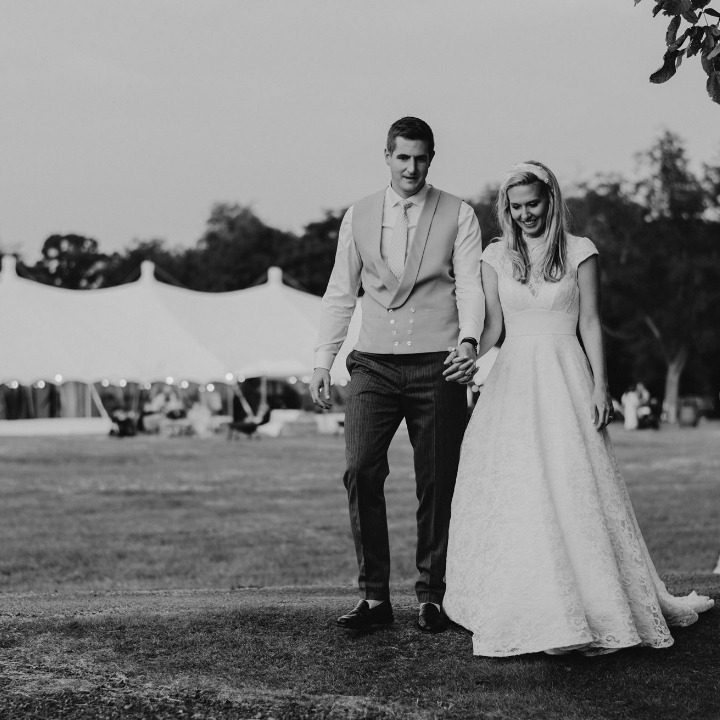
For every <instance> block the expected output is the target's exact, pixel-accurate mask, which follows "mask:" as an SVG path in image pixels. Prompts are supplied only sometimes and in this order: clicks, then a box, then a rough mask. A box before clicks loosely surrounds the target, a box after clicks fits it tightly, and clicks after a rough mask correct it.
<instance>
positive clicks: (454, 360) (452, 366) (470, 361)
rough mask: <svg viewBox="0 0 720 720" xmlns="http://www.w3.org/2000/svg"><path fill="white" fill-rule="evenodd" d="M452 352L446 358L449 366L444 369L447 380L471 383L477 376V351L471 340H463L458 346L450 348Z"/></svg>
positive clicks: (462, 383) (465, 383)
mask: <svg viewBox="0 0 720 720" xmlns="http://www.w3.org/2000/svg"><path fill="white" fill-rule="evenodd" d="M448 352H449V353H450V354H449V355H448V356H447V358H446V359H445V365H447V368H446V369H445V370H444V371H443V376H444V377H445V379H446V380H449V381H452V382H457V383H460V384H461V385H469V384H470V383H472V379H473V377H475V372H476V367H475V363H476V362H477V353H476V352H475V347H474V346H473V345H472V344H471V343H469V342H461V343H460V345H459V346H458V347H456V348H448Z"/></svg>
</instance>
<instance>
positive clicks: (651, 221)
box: [581, 132, 720, 422]
mask: <svg viewBox="0 0 720 720" xmlns="http://www.w3.org/2000/svg"><path fill="white" fill-rule="evenodd" d="M641 161H642V162H641V165H642V167H643V168H644V170H645V174H644V177H643V178H642V180H641V181H640V182H639V183H637V184H636V185H635V186H631V185H630V184H628V183H620V182H615V183H613V182H605V183H601V184H599V185H598V187H596V188H595V189H593V190H592V191H590V192H588V193H587V194H586V197H585V205H586V215H585V217H584V218H581V223H582V222H583V220H584V224H585V227H583V228H582V229H583V231H585V230H586V231H587V234H588V235H589V236H590V237H593V239H595V240H596V241H597V242H598V244H599V245H600V246H601V249H602V251H603V263H602V264H603V270H604V272H603V295H604V301H605V302H607V301H609V312H606V321H607V323H608V328H609V330H610V333H609V334H610V337H611V338H612V337H613V335H614V336H615V337H617V338H619V339H620V340H621V341H622V342H623V343H624V344H625V345H626V347H627V348H629V349H630V351H631V353H632V356H633V358H634V363H635V364H636V367H637V366H638V365H640V364H641V365H642V366H643V368H644V369H646V370H647V369H648V368H649V369H651V370H652V369H653V367H659V368H662V371H663V373H664V382H663V385H664V408H665V410H666V412H667V416H668V420H670V421H671V422H675V420H676V418H677V409H678V408H677V406H678V395H679V392H680V388H681V381H682V379H683V372H684V371H685V369H686V367H687V366H688V363H689V362H692V363H693V365H694V367H695V369H696V371H698V372H699V371H700V370H701V368H702V366H703V364H704V363H708V358H715V360H714V363H717V357H718V355H720V342H719V341H718V338H717V328H718V327H720V223H718V222H716V221H713V220H709V219H707V218H706V217H705V216H704V209H705V208H706V207H707V206H708V205H709V201H710V197H709V195H708V193H707V191H706V188H705V187H704V186H703V183H701V182H700V180H699V179H698V178H696V177H695V176H694V175H693V174H692V172H691V171H690V170H689V167H688V162H687V158H686V155H685V150H684V147H683V144H682V141H681V140H680V138H678V137H677V136H676V135H674V134H672V133H668V132H666V133H665V134H664V135H663V136H662V137H661V138H659V139H658V141H657V142H656V143H655V144H654V145H653V147H652V148H650V150H648V151H647V152H645V153H643V154H642V155H641ZM605 307H606V309H608V308H607V306H605ZM703 358H704V359H705V360H704V363H702V362H699V360H702V359H703ZM710 364H712V361H710V363H708V365H707V367H708V368H709V365H710ZM711 375H712V370H711V369H709V370H706V378H705V381H708V380H709V379H710V377H711ZM693 380H694V382H695V389H696V390H697V389H700V388H702V386H703V378H702V377H696V378H693Z"/></svg>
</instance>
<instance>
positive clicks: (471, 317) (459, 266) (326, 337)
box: [315, 183, 485, 370]
mask: <svg viewBox="0 0 720 720" xmlns="http://www.w3.org/2000/svg"><path fill="white" fill-rule="evenodd" d="M429 189H430V185H428V184H427V183H425V185H424V186H423V188H422V190H420V192H418V193H416V194H415V195H413V196H412V197H409V198H401V197H400V196H399V195H398V194H397V193H396V192H395V190H393V188H392V186H388V188H387V190H385V203H384V206H383V220H382V236H381V241H380V254H381V255H382V257H383V259H386V258H387V249H388V247H389V244H390V241H391V240H392V236H393V229H394V227H395V221H396V220H397V217H398V214H399V213H400V210H401V203H402V202H408V201H409V202H412V205H411V206H410V207H409V208H408V210H407V214H408V252H410V247H411V246H412V243H413V239H414V237H415V228H416V227H417V224H418V220H419V219H420V213H421V212H422V209H423V207H424V205H425V200H426V198H427V194H428V191H429ZM352 212H353V209H352V207H351V208H349V209H348V211H347V212H346V213H345V217H344V218H343V221H342V224H341V225H340V233H339V236H338V246H337V252H336V255H335V265H334V266H333V270H332V274H331V275H330V280H329V282H328V286H327V290H326V291H325V294H324V295H323V299H322V305H321V308H322V309H321V317H320V332H319V334H318V342H317V346H316V348H315V367H320V368H326V369H327V370H329V369H330V368H331V367H332V364H333V362H334V360H335V356H336V355H337V353H338V351H339V350H340V347H341V346H342V344H343V341H344V340H345V337H346V335H347V330H348V325H349V324H350V319H351V318H352V314H353V311H354V309H355V304H356V303H357V297H358V291H359V290H360V273H361V270H362V260H361V258H360V253H359V252H358V250H357V247H356V246H355V240H354V238H353V233H352ZM481 254H482V243H481V239H480V225H479V223H478V220H477V217H476V216H475V212H474V211H473V209H472V208H471V207H470V206H469V205H468V204H467V203H466V202H462V203H461V204H460V211H459V213H458V232H457V236H456V237H455V243H454V244H453V256H452V264H453V273H454V275H455V298H456V301H457V307H458V317H459V324H460V333H459V335H458V343H459V342H460V340H462V338H466V337H471V338H475V340H477V339H478V338H479V337H480V333H481V332H482V328H483V322H484V319H485V317H484V311H485V299H484V295H483V292H482V281H481V276H480V256H481Z"/></svg>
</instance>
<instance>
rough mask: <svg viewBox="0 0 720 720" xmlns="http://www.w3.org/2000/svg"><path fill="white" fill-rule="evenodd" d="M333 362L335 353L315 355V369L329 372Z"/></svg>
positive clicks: (317, 353)
mask: <svg viewBox="0 0 720 720" xmlns="http://www.w3.org/2000/svg"><path fill="white" fill-rule="evenodd" d="M334 361H335V353H331V352H324V351H319V352H316V353H315V365H314V367H316V368H324V369H325V370H330V368H331V367H332V366H333V362H334Z"/></svg>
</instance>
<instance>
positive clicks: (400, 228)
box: [387, 201, 412, 280]
mask: <svg viewBox="0 0 720 720" xmlns="http://www.w3.org/2000/svg"><path fill="white" fill-rule="evenodd" d="M411 205H412V202H409V201H407V202H403V203H401V205H400V214H399V215H398V218H397V220H396V221H395V227H394V228H393V235H392V240H391V241H390V247H389V249H388V256H387V264H388V267H389V268H390V271H391V272H392V274H393V275H394V276H395V277H396V278H397V279H398V280H400V278H401V277H402V274H403V270H404V269H405V254H406V253H407V244H408V226H409V222H408V214H407V211H408V208H409V207H410V206H411Z"/></svg>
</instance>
